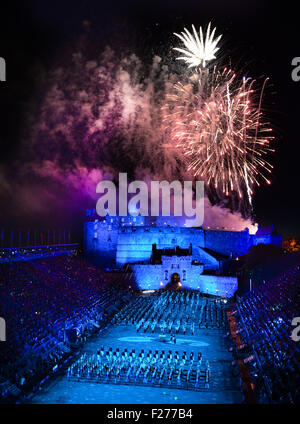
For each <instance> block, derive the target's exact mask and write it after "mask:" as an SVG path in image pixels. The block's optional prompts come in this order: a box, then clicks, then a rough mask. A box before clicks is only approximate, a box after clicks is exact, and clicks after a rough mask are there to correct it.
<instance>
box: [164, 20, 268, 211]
mask: <svg viewBox="0 0 300 424" xmlns="http://www.w3.org/2000/svg"><path fill="white" fill-rule="evenodd" d="M193 30H194V34H195V39H193V38H192V37H191V35H190V34H189V33H188V34H187V35H186V41H187V40H188V41H189V44H186V46H189V49H190V50H191V52H192V51H193V55H192V53H190V56H189V59H186V61H188V63H190V66H196V63H198V64H199V63H200V62H201V61H202V62H201V63H202V66H199V67H198V68H197V70H196V73H195V74H194V75H193V76H192V77H190V78H189V79H188V80H186V82H185V83H182V82H178V83H176V84H175V85H174V89H173V92H171V93H170V94H168V96H167V103H166V105H165V106H164V107H163V109H164V113H165V117H164V120H165V123H166V126H167V127H168V128H169V130H170V133H171V136H172V138H173V140H174V142H175V144H176V147H177V148H178V149H179V152H180V153H183V155H184V156H185V157H186V159H187V163H188V165H187V166H188V170H189V171H191V172H192V173H193V174H194V176H195V177H197V178H199V179H200V178H201V179H203V180H204V181H205V182H206V184H207V186H208V187H213V188H214V190H215V191H216V193H217V194H218V195H219V197H220V198H221V197H224V196H229V195H230V194H233V192H235V193H237V194H238V196H239V197H240V198H243V197H246V198H247V199H248V202H249V205H251V203H252V194H253V187H254V186H255V185H259V184H260V181H261V180H264V181H265V182H267V183H268V184H270V179H269V174H270V172H271V170H272V165H271V164H270V163H269V162H268V161H267V160H266V155H267V154H268V153H269V152H270V151H273V149H271V148H270V141H271V140H272V139H273V136H272V129H271V128H270V127H269V125H268V123H266V122H264V117H263V114H262V111H261V99H262V93H263V89H264V85H265V82H266V81H265V82H264V84H263V88H262V90H261V91H260V92H259V91H256V90H255V89H254V83H255V82H254V80H251V79H247V78H245V77H243V78H238V77H237V75H236V74H235V73H234V72H233V71H232V70H231V69H227V68H221V69H218V67H217V66H216V65H215V66H214V67H212V68H210V69H207V68H204V67H205V63H206V62H207V61H208V60H209V59H212V58H213V57H214V53H215V52H216V44H217V42H218V40H219V38H220V37H219V38H218V39H216V40H213V37H214V33H215V29H214V30H213V32H212V33H211V34H210V25H209V26H208V30H207V34H206V39H205V40H206V41H205V43H203V34H202V30H201V28H200V39H199V37H198V36H197V34H196V31H195V28H194V27H193ZM196 36H197V37H196ZM196 46H197V48H198V50H197V51H199V52H201V54H200V53H197V51H196ZM177 50H178V49H177ZM179 50H180V49H179ZM181 51H182V50H181ZM197 58H198V59H197ZM192 64H193V65H192Z"/></svg>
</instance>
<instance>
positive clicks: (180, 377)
mask: <svg viewBox="0 0 300 424" xmlns="http://www.w3.org/2000/svg"><path fill="white" fill-rule="evenodd" d="M67 375H68V377H69V378H70V379H75V380H76V381H93V382H97V383H114V384H134V385H148V386H149V385H150V386H159V387H172V388H180V389H187V390H203V389H208V388H209V377H210V367H209V363H208V362H206V364H205V365H203V363H202V354H201V352H199V353H198V354H195V353H194V352H191V353H190V354H189V355H188V354H187V353H186V352H184V353H183V354H182V355H180V354H179V353H178V351H176V352H173V351H172V350H169V351H168V352H165V351H164V350H162V351H159V350H156V351H155V352H152V350H148V351H147V352H145V351H144V349H142V350H141V351H139V352H136V351H135V349H132V350H131V352H128V351H127V349H124V350H120V349H119V348H117V349H116V350H115V351H113V350H112V348H109V349H105V348H104V347H102V348H101V350H99V351H98V352H97V354H94V355H91V354H87V353H84V354H83V355H82V356H81V357H80V358H79V359H78V360H77V361H76V362H75V363H73V364H72V365H71V366H70V367H69V369H68V372H67Z"/></svg>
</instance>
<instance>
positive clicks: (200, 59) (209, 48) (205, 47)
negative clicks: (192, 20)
mask: <svg viewBox="0 0 300 424" xmlns="http://www.w3.org/2000/svg"><path fill="white" fill-rule="evenodd" d="M210 24H211V23H209V24H208V27H207V31H206V37H205V41H204V37H203V31H202V27H200V29H199V35H198V34H197V31H196V29H195V27H194V25H192V28H193V33H194V36H193V35H192V34H191V33H190V32H189V31H188V30H187V29H186V28H184V32H182V33H181V34H176V32H175V33H174V35H176V37H178V38H179V39H180V40H181V41H182V42H183V44H184V47H185V49H182V48H179V47H174V49H173V50H176V51H178V52H180V53H181V54H183V55H184V56H179V57H177V60H183V61H185V63H187V64H189V68H192V67H197V66H199V65H202V66H203V67H204V68H205V66H206V62H209V61H210V60H212V59H215V58H216V56H215V54H216V52H217V51H218V50H219V47H217V44H218V42H219V41H220V39H221V37H222V35H220V36H219V37H218V38H215V39H214V36H215V32H216V28H214V29H213V30H212V32H210Z"/></svg>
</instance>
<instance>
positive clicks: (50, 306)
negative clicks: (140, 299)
mask: <svg viewBox="0 0 300 424" xmlns="http://www.w3.org/2000/svg"><path fill="white" fill-rule="evenodd" d="M131 296H132V294H131V293H130V292H129V291H128V290H127V289H125V288H124V287H123V286H122V283H120V282H115V284H113V285H111V281H109V282H108V281H107V280H106V279H105V276H104V275H103V273H102V272H101V271H100V270H99V269H97V268H95V267H94V266H89V265H87V264H86V263H85V262H84V261H83V260H82V259H80V258H78V257H75V256H73V255H71V256H57V257H51V258H43V259H37V260H33V261H20V262H11V263H9V262H8V263H3V264H1V265H0V299H1V304H0V316H1V317H3V318H4V319H5V322H6V333H7V336H6V342H4V343H1V344H0V349H1V350H0V401H1V398H4V397H9V396H11V395H12V396H13V395H16V394H19V392H20V390H24V391H26V390H27V389H28V390H31V389H32V388H34V387H35V386H37V385H38V384H40V382H41V381H42V380H43V379H44V378H46V377H47V376H48V375H49V372H51V371H53V370H55V369H57V366H58V365H59V364H60V363H62V362H63V361H65V360H66V359H67V358H68V356H69V355H70V347H71V343H68V340H67V337H66V334H67V330H69V329H73V330H74V331H75V333H76V335H77V336H76V342H77V341H80V340H82V339H85V338H86V337H87V335H89V334H91V333H92V332H93V331H96V330H99V328H100V327H103V326H105V325H106V323H107V322H108V321H109V320H110V319H111V317H112V316H113V315H114V313H115V312H116V311H118V309H119V308H121V307H122V306H123V305H124V304H125V303H126V302H128V301H129V300H130V299H131ZM73 342H74V341H73ZM73 342H72V343H73Z"/></svg>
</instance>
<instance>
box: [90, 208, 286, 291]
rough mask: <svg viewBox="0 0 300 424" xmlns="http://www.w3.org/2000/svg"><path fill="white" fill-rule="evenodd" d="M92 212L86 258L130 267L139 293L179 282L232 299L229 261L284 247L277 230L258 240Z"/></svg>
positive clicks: (234, 284)
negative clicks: (260, 248)
mask: <svg viewBox="0 0 300 424" xmlns="http://www.w3.org/2000/svg"><path fill="white" fill-rule="evenodd" d="M95 216H96V215H95V212H94V211H93V210H88V211H87V217H89V220H88V221H86V222H85V223H84V251H85V255H86V256H87V257H88V258H90V259H92V260H93V261H94V262H96V263H97V264H99V265H100V266H104V267H105V268H107V267H108V268H118V269H122V268H124V266H127V265H128V266H130V268H131V270H132V271H133V272H134V275H135V280H136V282H137V285H138V286H139V288H140V289H143V290H148V289H151V290H153V289H159V288H162V287H165V286H166V285H167V284H169V283H171V282H173V281H174V280H175V281H176V280H178V283H179V284H180V285H181V286H183V287H188V288H194V289H198V290H200V291H202V292H205V293H208V294H218V295H220V296H226V297H230V296H232V295H233V293H234V292H235V291H236V290H237V278H236V277H235V276H228V275H224V274H226V272H224V268H225V264H226V262H228V260H232V259H236V258H238V257H239V256H240V255H243V254H246V253H248V251H249V249H250V248H251V247H252V246H255V245H257V244H260V243H264V244H276V245H280V246H281V243H282V240H281V236H280V235H277V234H276V233H275V231H274V228H273V227H270V228H267V229H261V228H259V229H258V231H257V233H256V234H254V235H253V234H249V230H248V229H247V228H246V229H245V230H244V231H228V230H212V229H204V228H202V227H200V228H191V227H184V226H181V225H176V222H175V220H174V218H173V219H172V218H162V217H158V218H156V219H155V221H151V219H149V218H147V217H144V216H137V217H132V216H127V217H118V216H116V217H112V216H108V215H107V216H106V218H103V219H102V220H99V219H97V218H95Z"/></svg>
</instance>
